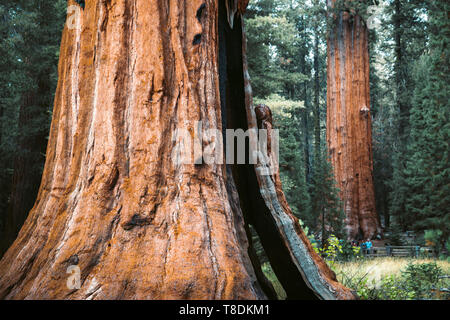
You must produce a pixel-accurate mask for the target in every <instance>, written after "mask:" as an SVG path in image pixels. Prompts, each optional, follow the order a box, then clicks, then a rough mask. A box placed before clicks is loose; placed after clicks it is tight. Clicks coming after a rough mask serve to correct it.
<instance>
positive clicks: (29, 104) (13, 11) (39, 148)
mask: <svg viewBox="0 0 450 320" xmlns="http://www.w3.org/2000/svg"><path fill="white" fill-rule="evenodd" d="M66 2H67V1H64V0H58V1H42V0H40V1H14V2H7V1H1V2H0V19H1V20H2V24H1V27H0V33H1V34H2V38H1V41H0V69H1V70H2V72H1V73H0V181H1V183H0V230H1V231H3V227H4V219H5V218H6V216H7V214H6V211H7V210H8V206H9V205H10V203H9V201H10V196H11V194H12V192H11V188H12V183H11V182H12V177H13V174H14V170H15V166H16V165H17V163H21V164H22V166H23V167H24V170H25V171H24V172H22V173H21V174H22V175H23V176H24V177H25V180H26V181H21V183H22V185H21V186H20V187H17V188H18V190H22V195H23V198H24V199H25V198H26V199H27V203H26V204H25V203H23V205H24V211H28V210H29V209H31V206H32V202H33V201H34V197H35V195H36V193H37V190H38V188H39V181H40V175H41V172H42V168H43V164H44V161H45V159H44V153H45V149H46V144H47V140H46V138H47V136H48V131H49V127H50V120H51V119H50V118H51V110H52V107H53V97H54V93H55V90H56V78H57V63H58V56H59V44H60V40H61V30H62V27H63V23H64V18H65V9H66V5H67V3H66ZM22 180H24V179H22ZM15 183H16V184H17V181H16V182H15ZM22 200H23V199H22ZM21 202H23V201H21ZM21 216H26V212H23V213H21ZM14 219H16V218H14ZM4 238H5V235H4V234H3V233H2V237H1V239H2V240H4ZM1 250H2V248H1V245H0V252H1Z"/></svg>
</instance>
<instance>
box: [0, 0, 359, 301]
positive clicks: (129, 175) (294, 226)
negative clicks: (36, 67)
mask: <svg viewBox="0 0 450 320" xmlns="http://www.w3.org/2000/svg"><path fill="white" fill-rule="evenodd" d="M69 4H74V2H73V1H72V0H71V1H70V2H69ZM238 4H239V5H238V6H237V8H238V10H237V11H236V15H235V16H234V17H233V22H234V23H233V24H234V29H232V28H231V27H230V22H229V21H228V25H227V26H226V27H225V26H224V22H225V21H227V20H228V19H229V16H230V15H229V11H226V10H227V9H226V6H225V2H224V1H222V0H220V1H218V0H206V1H205V0H192V1H186V2H184V1H179V0H165V1H156V0H152V1H140V0H127V1H125V0H110V1H105V0H102V1H89V2H87V3H86V7H85V9H84V10H83V11H82V15H81V16H80V17H79V19H77V28H75V29H68V28H67V27H66V28H65V30H64V33H63V39H62V45H61V58H60V64H59V82H58V88H57V92H56V98H55V106H54V112H53V120H52V126H51V131H50V139H49V144H48V148H47V160H46V165H45V169H44V173H43V178H42V183H41V187H40V190H39V194H38V198H37V200H36V203H35V205H34V207H33V209H32V210H31V212H30V214H29V217H28V219H27V220H26V222H25V225H24V227H23V228H22V230H21V231H20V233H19V236H18V238H17V239H16V241H15V242H14V244H13V245H12V247H11V248H10V249H9V250H8V251H7V253H6V254H5V256H4V257H3V259H2V260H1V261H0V274H1V277H0V297H1V298H4V299H25V298H27V299H33V298H34V299H264V298H267V297H273V289H272V287H271V285H270V284H269V283H268V282H267V279H265V278H264V276H263V274H262V272H261V270H260V267H259V263H258V261H256V260H255V255H254V253H252V252H253V251H252V248H251V246H249V242H248V235H247V232H248V223H249V220H251V221H252V222H253V223H254V224H255V226H256V229H257V231H258V233H259V234H260V236H261V235H263V240H262V241H263V244H264V246H265V250H266V251H267V253H268V256H269V258H270V260H271V262H272V263H274V268H275V269H276V272H277V275H278V276H279V277H280V278H282V280H281V281H282V282H283V285H284V286H285V287H286V288H287V290H286V291H287V292H288V294H289V295H290V297H292V298H295V297H304V298H322V299H351V298H354V296H353V294H352V293H351V292H350V291H349V290H348V289H347V288H345V287H343V286H342V285H340V284H339V283H337V282H336V278H335V275H334V274H333V273H332V272H331V270H330V269H329V268H328V267H327V266H326V265H325V263H324V262H323V261H322V260H321V258H320V257H319V256H318V255H317V254H315V253H314V251H313V250H312V248H311V245H310V244H309V242H308V240H307V238H306V237H305V235H304V234H303V232H302V230H301V228H300V226H299V224H298V222H297V220H296V219H295V217H294V216H293V215H292V213H291V212H290V209H289V207H288V206H287V203H286V200H285V198H284V196H283V194H282V191H281V184H280V182H279V177H278V173H275V174H273V175H271V176H270V175H269V176H263V175H261V174H260V173H259V170H260V168H258V165H256V166H255V165H246V166H238V165H225V164H220V163H218V164H206V163H202V164H194V163H192V164H181V163H179V162H174V161H173V155H174V150H175V146H176V141H174V140H173V133H174V132H176V130H177V129H180V128H184V129H187V130H188V132H190V133H192V134H193V133H194V132H196V127H195V126H196V124H197V123H198V121H201V123H202V124H203V126H204V128H205V127H206V128H212V129H219V130H221V129H223V126H224V125H225V126H227V127H230V128H235V127H238V126H240V127H242V128H243V129H244V130H245V129H246V128H257V120H256V115H255V111H254V109H253V106H252V102H251V88H250V83H249V80H248V73H247V71H246V70H247V67H246V61H245V54H243V51H244V52H245V50H243V48H244V49H245V41H242V40H243V33H242V23H241V19H240V15H241V13H242V11H243V9H244V8H245V5H243V4H246V1H241V2H239V3H238ZM228 10H229V9H228ZM225 12H227V13H228V14H226V13H225ZM220 26H221V27H220ZM220 28H222V29H221V30H222V31H220V30H219V29H220ZM218 30H219V31H218ZM243 44H244V46H243ZM220 48H221V49H220ZM221 50H224V51H223V52H220V53H219V51H221ZM224 63H225V66H226V67H224ZM230 90H236V91H235V92H233V91H230ZM230 97H234V98H233V99H231V98H230ZM225 113H226V114H227V117H225ZM228 116H229V117H228ZM224 117H225V119H224ZM227 119H229V121H227ZM240 121H242V122H240ZM266 127H267V126H266ZM269 131H270V130H269ZM201 143H204V142H201ZM235 180H236V181H235ZM245 183H248V184H249V185H250V186H249V188H245ZM253 202H254V203H255V204H253ZM258 206H260V207H258ZM256 209H262V210H263V211H261V212H258V211H256ZM265 229H267V230H268V233H267V234H266V233H265ZM278 258H280V259H281V260H280V261H278V260H277V259H278ZM74 265H76V266H78V267H79V268H80V271H81V286H80V287H79V288H71V289H69V288H68V285H67V280H68V277H69V274H68V273H67V271H68V267H70V266H74ZM287 271H292V272H293V273H292V277H291V280H290V282H289V281H288V278H287V277H288V276H291V275H289V274H287ZM283 274H284V275H283Z"/></svg>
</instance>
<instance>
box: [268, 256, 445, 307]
mask: <svg viewBox="0 0 450 320" xmlns="http://www.w3.org/2000/svg"><path fill="white" fill-rule="evenodd" d="M434 262H435V263H436V264H437V265H438V267H439V268H441V269H442V271H443V273H444V274H445V275H447V276H448V275H450V260H449V259H447V260H434V259H411V258H393V257H381V258H373V259H359V260H356V261H351V262H335V263H334V267H333V269H334V271H335V272H336V275H337V278H338V281H339V282H341V283H343V284H344V285H347V286H349V284H353V285H355V284H358V283H359V282H360V281H364V282H365V283H367V284H368V286H369V287H377V286H382V285H383V281H384V280H386V279H388V278H389V277H400V276H401V270H404V269H405V268H406V267H407V266H408V264H410V263H413V264H425V263H434ZM262 270H263V272H264V274H265V275H266V277H267V278H268V279H269V280H270V281H271V282H272V284H273V286H274V289H275V291H276V292H277V295H278V298H279V299H280V300H284V299H286V292H285V291H284V289H283V287H282V286H281V284H280V282H279V281H278V279H277V277H276V275H275V273H274V272H273V270H272V268H271V266H270V264H269V263H265V264H263V266H262ZM444 285H445V287H446V288H450V279H445V280H444ZM352 289H355V288H352Z"/></svg>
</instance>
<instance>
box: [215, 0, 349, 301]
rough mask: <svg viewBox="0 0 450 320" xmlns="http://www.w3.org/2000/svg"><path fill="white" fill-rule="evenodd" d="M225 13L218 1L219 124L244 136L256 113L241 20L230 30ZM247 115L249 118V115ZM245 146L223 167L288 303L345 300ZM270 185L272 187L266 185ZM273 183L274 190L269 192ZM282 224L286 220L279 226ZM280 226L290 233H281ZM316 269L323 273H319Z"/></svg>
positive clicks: (269, 290)
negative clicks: (240, 156) (241, 155)
mask: <svg viewBox="0 0 450 320" xmlns="http://www.w3.org/2000/svg"><path fill="white" fill-rule="evenodd" d="M225 11H226V8H225V6H224V5H223V1H219V49H220V50H219V79H220V93H221V103H222V107H221V109H222V115H223V116H222V119H223V120H222V121H223V124H224V127H226V128H228V129H243V130H244V131H246V130H248V129H250V128H253V129H258V127H257V126H256V127H255V126H254V125H255V124H256V115H255V112H254V110H250V109H252V108H253V107H252V103H251V87H250V83H249V77H248V71H247V69H246V60H245V51H246V50H245V47H246V44H245V43H244V41H245V37H244V36H243V31H242V30H243V22H242V19H241V17H240V16H237V17H235V19H234V24H233V28H230V26H229V24H228V23H227V20H226V19H227V16H226V14H225ZM249 99H250V100H249ZM249 102H250V103H249ZM249 108H250V109H249ZM250 111H251V113H252V115H249V112H250ZM249 117H253V118H252V119H253V121H250V119H249ZM249 121H250V122H249ZM252 122H253V126H252V127H250V126H249V123H252ZM260 126H261V124H260ZM260 129H263V128H260ZM247 142H248V143H251V142H250V141H247ZM248 147H249V145H247V147H246V152H247V154H246V164H235V165H228V166H227V172H228V173H230V172H231V173H232V178H233V180H234V182H235V185H236V188H237V192H238V195H239V201H240V207H241V209H242V212H243V214H244V219H245V223H246V225H247V237H248V238H251V235H250V232H249V230H248V225H249V224H251V225H252V226H254V228H255V230H256V232H257V233H258V235H259V237H260V239H261V242H262V245H263V248H264V251H265V253H266V254H267V256H268V258H269V261H270V263H271V265H272V268H273V270H274V271H275V273H276V275H277V278H278V279H279V280H280V282H281V284H282V286H283V288H284V289H285V291H286V294H287V297H288V299H308V300H309V299H311V300H313V299H335V298H338V297H341V298H342V297H343V296H345V293H344V294H342V293H343V292H345V290H344V291H343V292H339V289H338V290H336V289H332V288H331V287H332V286H331V285H330V283H327V281H331V282H332V281H333V277H334V275H332V274H331V273H330V270H327V267H326V266H325V265H324V263H323V261H319V260H320V258H319V257H318V256H316V257H314V253H313V252H312V248H311V247H309V248H308V245H309V243H305V242H303V241H305V240H304V239H303V240H301V236H300V235H299V234H301V233H302V231H301V228H300V227H299V225H298V222H297V221H296V220H295V218H294V217H293V215H292V214H291V215H289V214H288V213H286V210H288V211H289V209H288V208H287V203H286V207H284V208H283V207H282V206H283V205H282V204H281V203H280V202H279V198H278V197H279V196H280V197H282V198H284V195H282V191H281V183H279V179H278V181H277V182H275V180H277V178H276V177H266V178H267V179H269V180H270V182H269V181H262V179H264V178H262V177H261V176H258V174H257V170H258V168H257V166H255V165H253V164H249V163H250V162H249V154H248V153H249V148H248ZM235 163H236V161H235ZM270 183H271V186H269V184H270ZM276 183H277V189H278V190H277V191H275V190H274V189H275V184H276ZM271 188H272V189H271ZM262 192H264V193H265V194H266V197H263V195H262ZM267 193H271V196H272V198H271V199H269V198H270V196H269V197H267ZM273 197H275V198H273ZM281 216H283V217H281ZM282 219H285V220H284V221H282ZM283 225H284V226H288V227H287V228H288V229H289V228H290V229H289V230H287V229H284V227H283ZM306 241H307V240H306ZM250 258H251V259H252V263H253V266H254V268H255V270H258V271H259V270H260V266H259V261H258V260H257V258H256V257H255V255H254V254H252V253H250ZM321 263H322V264H321ZM320 268H322V270H319V269H320ZM257 276H258V280H259V281H260V283H261V285H262V288H263V290H264V291H265V292H266V294H267V295H268V296H269V297H270V296H272V295H273V293H272V288H271V286H266V285H265V280H264V279H265V277H264V276H263V275H262V273H261V274H258V273H257ZM262 277H264V278H262ZM326 277H329V280H325V279H326ZM334 279H335V278H334ZM341 290H342V288H341ZM350 297H352V296H351V294H350V295H347V298H350Z"/></svg>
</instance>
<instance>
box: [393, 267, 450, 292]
mask: <svg viewBox="0 0 450 320" xmlns="http://www.w3.org/2000/svg"><path fill="white" fill-rule="evenodd" d="M401 273H402V280H403V281H404V283H405V287H406V288H407V289H408V290H410V291H411V292H414V295H415V298H417V299H432V298H433V296H434V294H435V292H436V290H439V289H440V287H441V284H442V281H441V277H442V276H443V275H444V273H443V271H442V269H441V268H439V266H438V265H437V264H436V263H435V262H433V263H423V264H413V263H410V264H408V266H407V267H406V268H405V270H402V271H401Z"/></svg>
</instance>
